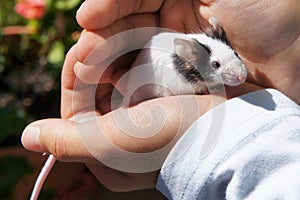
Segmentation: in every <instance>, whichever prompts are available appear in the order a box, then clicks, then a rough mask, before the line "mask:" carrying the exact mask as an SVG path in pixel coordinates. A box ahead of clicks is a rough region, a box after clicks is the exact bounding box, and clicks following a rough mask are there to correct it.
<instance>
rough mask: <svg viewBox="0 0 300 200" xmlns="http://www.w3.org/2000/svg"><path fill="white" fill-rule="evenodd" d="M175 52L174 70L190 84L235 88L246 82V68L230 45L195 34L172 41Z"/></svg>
mask: <svg viewBox="0 0 300 200" xmlns="http://www.w3.org/2000/svg"><path fill="white" fill-rule="evenodd" d="M197 36H198V38H197ZM200 41H202V42H200ZM174 52H175V53H174V54H173V63H174V65H175V68H176V70H177V71H178V72H179V73H180V74H181V75H183V76H184V77H185V78H186V79H187V80H188V81H189V82H190V83H197V82H199V81H202V82H203V81H204V82H206V84H207V85H215V84H225V85H230V86H234V85H239V84H241V83H243V82H244V81H245V80H246V77H247V71H246V69H245V66H244V64H243V63H242V61H241V59H240V58H239V56H238V55H237V53H236V52H235V51H234V50H233V49H232V48H231V46H230V44H229V42H228V43H225V42H222V41H221V40H218V39H215V38H212V37H209V36H206V35H203V34H198V35H197V34H195V37H194V38H192V39H181V38H175V39H174Z"/></svg>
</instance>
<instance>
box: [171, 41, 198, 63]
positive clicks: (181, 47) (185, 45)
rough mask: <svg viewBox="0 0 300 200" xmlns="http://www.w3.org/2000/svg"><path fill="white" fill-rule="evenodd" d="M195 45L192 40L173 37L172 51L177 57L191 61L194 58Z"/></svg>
mask: <svg viewBox="0 0 300 200" xmlns="http://www.w3.org/2000/svg"><path fill="white" fill-rule="evenodd" d="M194 46H195V45H194V44H193V41H190V40H185V39H180V38H175V39H174V51H175V53H176V54H177V56H178V57H179V58H181V59H182V60H185V61H187V62H189V63H192V62H193V61H195V60H196V56H195V51H196V49H195V47H194Z"/></svg>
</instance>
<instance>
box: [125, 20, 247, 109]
mask: <svg viewBox="0 0 300 200" xmlns="http://www.w3.org/2000/svg"><path fill="white" fill-rule="evenodd" d="M209 22H210V23H211V25H212V27H210V28H208V29H207V31H206V32H203V33H198V34H183V33H173V32H163V33H159V34H157V35H155V36H153V37H152V39H151V40H150V41H149V42H148V43H147V44H146V45H145V48H144V49H143V50H142V51H141V52H140V53H139V55H138V56H137V59H136V60H135V62H134V63H133V67H132V69H131V70H130V71H129V74H128V78H127V82H128V83H127V90H126V94H125V98H124V101H123V105H133V104H136V103H139V102H141V101H144V100H147V99H152V98H156V97H164V96H170V95H180V94H208V93H217V92H218V90H219V89H220V87H222V86H224V85H228V86H236V85H239V84H242V83H244V82H245V80H246V78H247V70H246V68H245V66H244V64H243V62H242V60H241V59H240V57H239V56H238V54H237V53H236V52H235V51H234V50H233V48H232V46H231V44H230V42H229V40H228V39H227V36H226V33H225V31H224V29H223V28H222V26H221V25H220V23H219V21H218V20H217V19H216V18H215V17H212V18H210V21H209Z"/></svg>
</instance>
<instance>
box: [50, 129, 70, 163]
mask: <svg viewBox="0 0 300 200" xmlns="http://www.w3.org/2000/svg"><path fill="white" fill-rule="evenodd" d="M52 154H53V156H54V157H55V158H56V159H57V160H59V161H68V160H69V154H68V150H67V145H66V143H65V140H64V139H63V135H62V133H61V132H59V133H58V134H56V136H55V138H54V145H53V153H52Z"/></svg>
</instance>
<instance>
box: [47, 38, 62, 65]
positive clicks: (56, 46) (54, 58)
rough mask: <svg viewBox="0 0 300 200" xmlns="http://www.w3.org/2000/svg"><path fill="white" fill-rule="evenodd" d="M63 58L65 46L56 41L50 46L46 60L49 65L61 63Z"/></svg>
mask: <svg viewBox="0 0 300 200" xmlns="http://www.w3.org/2000/svg"><path fill="white" fill-rule="evenodd" d="M64 58H65V46H64V45H63V43H62V42H60V41H56V42H54V43H53V44H52V45H51V48H50V51H49V53H48V60H49V62H50V63H51V64H59V63H62V62H63V60H64Z"/></svg>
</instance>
